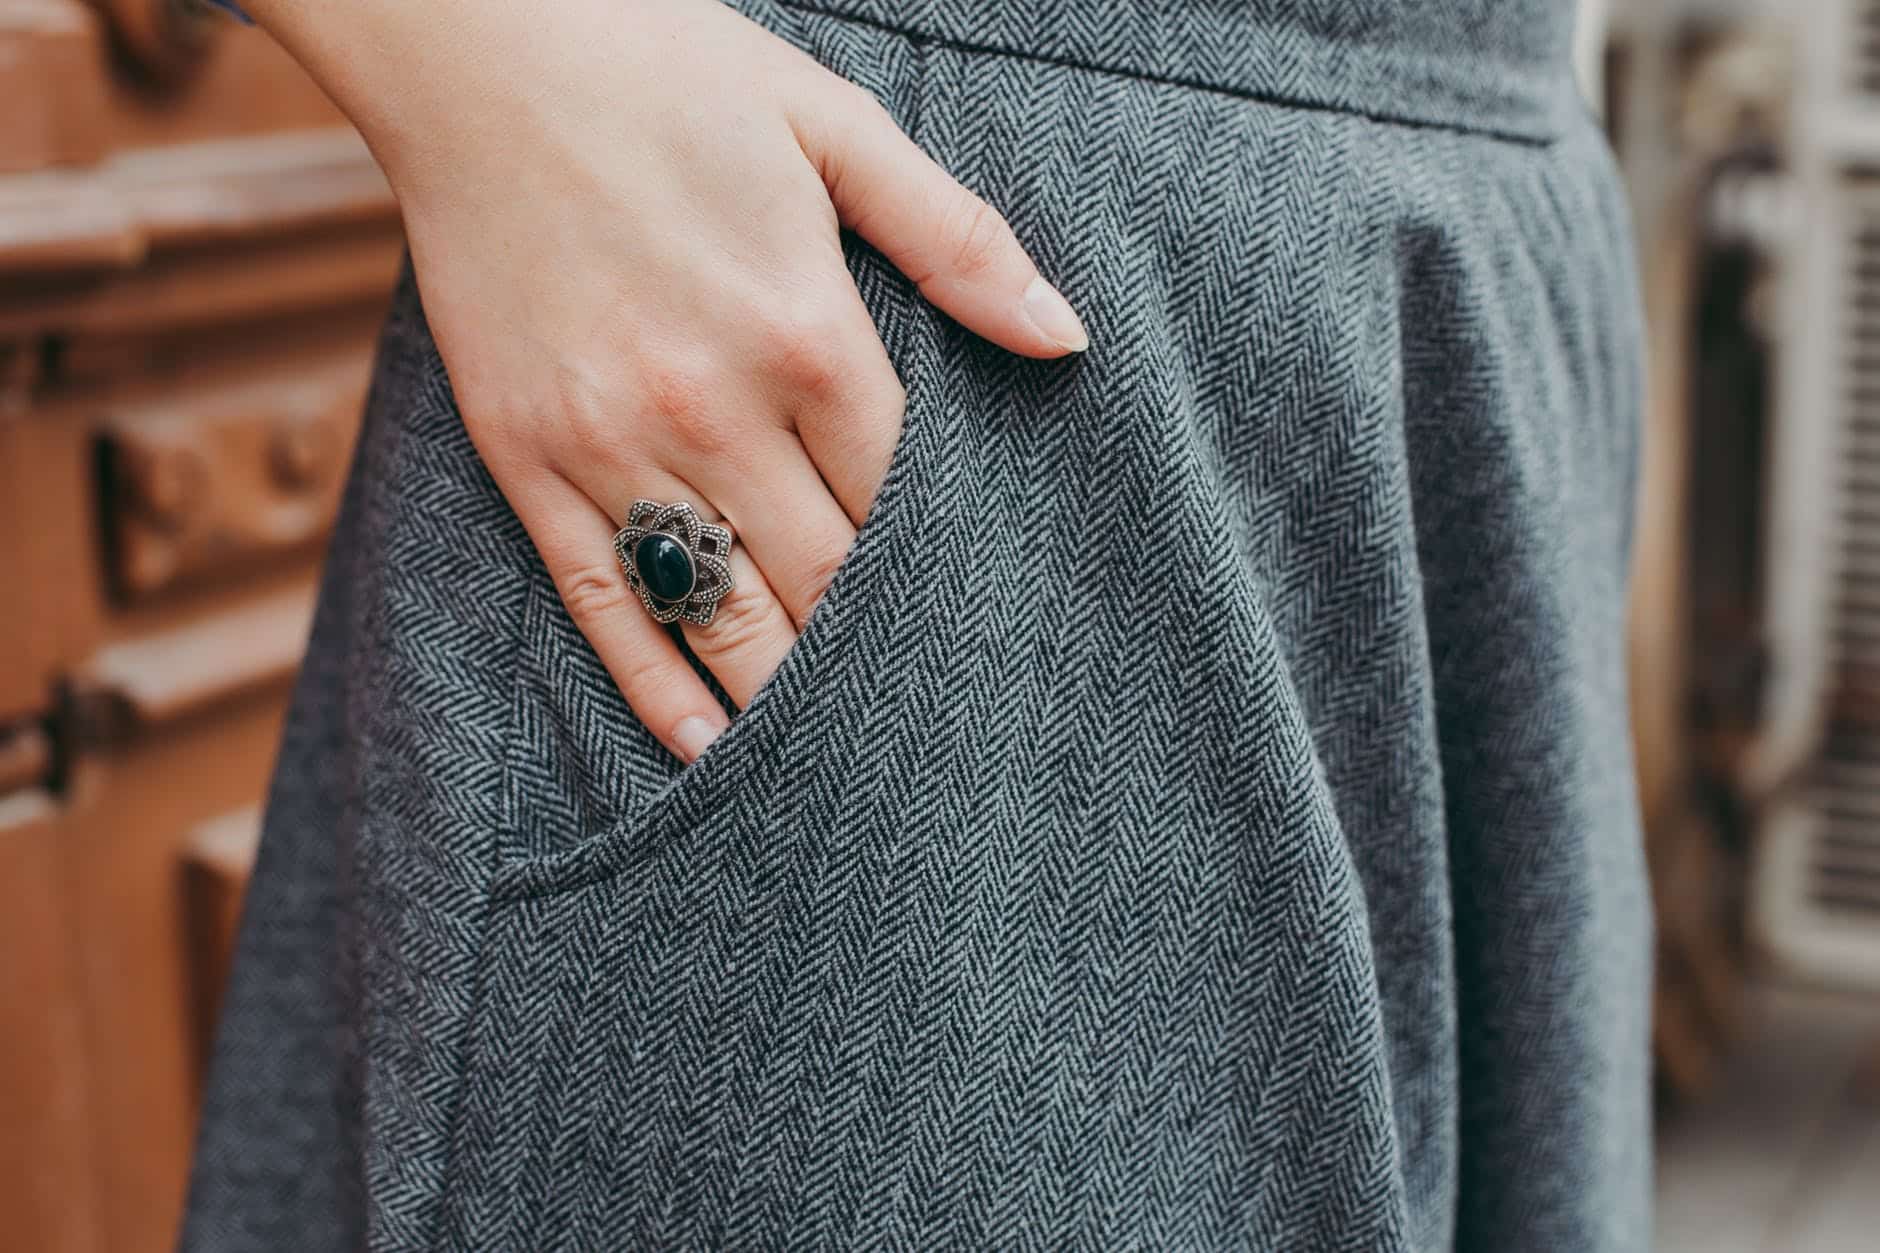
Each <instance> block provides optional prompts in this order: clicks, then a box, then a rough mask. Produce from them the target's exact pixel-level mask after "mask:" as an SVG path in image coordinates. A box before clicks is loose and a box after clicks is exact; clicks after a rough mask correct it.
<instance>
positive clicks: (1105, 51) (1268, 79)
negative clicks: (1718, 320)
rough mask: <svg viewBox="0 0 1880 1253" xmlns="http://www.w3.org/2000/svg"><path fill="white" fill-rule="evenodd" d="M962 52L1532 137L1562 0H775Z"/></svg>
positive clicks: (1562, 112) (1564, 8)
mask: <svg viewBox="0 0 1880 1253" xmlns="http://www.w3.org/2000/svg"><path fill="white" fill-rule="evenodd" d="M781 2H782V3H784V4H786V5H787V6H788V7H790V8H795V9H804V10H809V11H812V12H817V13H825V14H829V15H831V16H836V17H847V18H852V19H855V20H858V21H863V22H867V23H869V24H871V25H875V26H880V27H883V28H886V29H888V30H893V31H898V32H901V33H903V34H906V35H909V36H912V37H914V38H920V39H927V40H932V41H936V42H940V43H945V44H950V45H955V46H958V47H961V48H967V49H975V50H979V51H984V52H992V53H1003V54H1007V55H1012V56H1020V57H1030V58H1034V59H1039V60H1045V61H1052V62H1058V63H1062V64H1066V65H1077V66H1083V67H1085V68H1088V69H1094V70H1103V71H1109V72H1112V73H1117V74H1125V75H1130V76H1133V77H1138V78H1146V79H1153V80H1157V81H1162V82H1169V83H1175V84H1184V85H1188V86H1192V87H1199V88H1204V89H1209V90H1215V91H1224V92H1230V93H1233V94H1236V95H1244V96H1248V97H1252V98H1255V99H1262V100H1270V101H1273V102H1276V103H1282V104H1292V105H1298V106H1302V107H1307V108H1319V109H1334V110H1338V111H1340V112H1346V113H1356V114H1362V115H1364V116H1367V117H1374V118H1378V119H1382V120H1386V121H1395V122H1403V123H1407V124H1411V125H1423V126H1437V127H1444V128H1450V129H1456V130H1469V131H1478V132H1483V133H1487V134H1491V135H1498V136H1503V137H1506V138H1511V139H1520V140H1528V141H1536V142H1543V141H1546V140H1549V139H1553V138H1555V137H1557V136H1558V135H1560V134H1561V133H1562V132H1563V131H1565V130H1566V129H1567V127H1568V126H1569V125H1571V124H1572V123H1573V122H1574V121H1576V120H1580V119H1583V118H1584V117H1585V116H1586V110H1585V108H1584V106H1583V105H1582V104H1581V102H1580V99H1579V95H1578V89H1577V87H1576V86H1575V84H1574V80H1573V67H1572V50H1573V22H1574V7H1575V0H781Z"/></svg>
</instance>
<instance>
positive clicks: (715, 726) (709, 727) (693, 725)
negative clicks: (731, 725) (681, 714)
mask: <svg viewBox="0 0 1880 1253" xmlns="http://www.w3.org/2000/svg"><path fill="white" fill-rule="evenodd" d="M725 725H726V724H724V723H714V722H713V721H711V719H709V718H700V717H697V716H696V715H695V716H693V717H690V718H681V719H680V720H679V725H678V726H676V727H674V728H673V729H672V742H673V743H674V744H677V745H678V746H679V755H680V756H682V757H684V758H685V759H686V760H687V761H689V762H691V761H697V760H698V759H699V756H700V755H701V754H702V753H704V751H705V750H706V749H708V748H710V747H711V746H712V741H713V740H715V739H717V738H718V733H719V732H720V731H723V730H724V729H725Z"/></svg>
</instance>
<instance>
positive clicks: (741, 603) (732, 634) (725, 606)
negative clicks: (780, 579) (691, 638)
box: [693, 588, 780, 661]
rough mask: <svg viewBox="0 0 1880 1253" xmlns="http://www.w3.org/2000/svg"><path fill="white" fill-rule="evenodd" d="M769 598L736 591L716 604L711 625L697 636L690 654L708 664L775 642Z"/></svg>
mask: <svg viewBox="0 0 1880 1253" xmlns="http://www.w3.org/2000/svg"><path fill="white" fill-rule="evenodd" d="M776 615H777V609H776V606H775V605H774V604H773V603H771V601H770V598H769V597H767V596H764V595H762V594H760V593H758V592H755V591H746V590H744V589H741V588H740V589H738V590H736V591H733V592H732V593H731V594H730V595H729V596H727V597H725V598H724V599H723V600H722V601H720V602H719V603H718V612H717V614H716V615H714V616H713V618H712V623H711V625H710V626H709V627H706V628H705V629H704V630H703V631H701V632H700V633H699V635H698V638H697V641H696V642H695V643H694V644H693V648H694V651H696V652H698V653H699V654H701V655H702V656H704V657H705V658H706V659H707V660H708V661H709V660H722V659H725V658H733V657H744V656H748V655H751V654H753V653H756V652H757V651H758V650H760V649H762V648H764V647H765V646H766V645H767V644H768V643H770V642H771V641H773V640H774V639H775V638H776V635H777V632H778V628H779V626H780V623H779V622H778V621H777V616H776Z"/></svg>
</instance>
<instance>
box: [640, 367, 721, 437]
mask: <svg viewBox="0 0 1880 1253" xmlns="http://www.w3.org/2000/svg"><path fill="white" fill-rule="evenodd" d="M716 374H717V372H716V371H715V370H714V369H712V367H711V366H710V365H709V364H708V363H707V362H705V361H703V360H700V359H696V358H691V357H687V356H684V355H682V354H669V355H664V356H661V357H659V358H658V359H657V360H654V361H649V362H648V363H647V364H646V366H645V375H644V377H643V378H642V380H641V393H642V395H643V397H644V400H645V404H646V406H647V407H648V408H650V409H652V410H653V411H654V412H656V413H658V414H660V415H661V416H663V417H664V418H665V419H666V420H667V421H669V422H671V423H673V424H674V425H675V426H678V427H685V426H690V425H692V424H694V423H695V422H696V421H697V420H698V419H700V418H709V417H710V415H711V402H712V395H713V393H714V391H715V390H716V384H717V378H716Z"/></svg>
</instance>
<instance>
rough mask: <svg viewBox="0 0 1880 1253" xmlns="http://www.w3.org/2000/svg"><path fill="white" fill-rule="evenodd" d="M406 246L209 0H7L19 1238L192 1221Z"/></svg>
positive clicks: (0, 1076)
mask: <svg viewBox="0 0 1880 1253" xmlns="http://www.w3.org/2000/svg"><path fill="white" fill-rule="evenodd" d="M400 248H401V238H400V234H399V228H398V222H397V216H396V210H395V206H394V205H393V203H392V200H391V196H390V194H389V192H388V190H387V189H386V187H385V184H384V182H383V180H382V179H381V178H380V176H379V174H378V172H377V170H376V169H375V168H374V166H373V164H372V162H371V160H370V158H369V156H368V154H367V153H366V151H365V149H364V146H363V145H362V144H361V143H360V142H359V141H358V139H357V138H356V137H355V136H354V135H353V134H352V133H351V132H350V131H348V130H347V129H346V128H345V127H344V126H343V125H342V123H341V121H340V119H339V117H338V115H337V114H336V113H334V112H333V110H332V109H331V107H330V106H329V105H328V104H327V103H326V102H325V101H324V100H323V99H322V98H321V97H320V95H319V94H318V93H317V92H316V91H315V90H314V88H313V87H312V86H311V85H310V84H309V83H308V82H306V80H305V79H304V78H302V77H301V76H300V75H299V73H298V72H297V71H296V70H295V69H294V68H293V66H292V65H291V63H289V62H288V61H287V60H286V58H285V57H284V56H282V55H281V54H280V53H279V52H278V50H276V49H274V48H273V47H272V46H271V45H270V44H269V43H268V41H267V39H266V37H265V36H263V35H261V34H259V33H258V32H255V31H252V30H247V29H243V28H241V27H240V26H238V25H236V24H234V23H232V22H229V21H227V20H225V19H222V18H220V17H216V16H212V15H211V14H210V13H209V12H208V11H207V10H206V9H204V8H202V7H201V6H200V5H199V4H198V3H197V0H95V2H94V3H84V2H82V0H0V955H3V956H0V1245H3V1246H4V1247H6V1248H9V1249H12V1248H18V1249H22V1250H24V1249H31V1250H34V1253H58V1251H68V1250H69V1251H80V1250H83V1251H88V1253H89V1251H94V1250H114V1251H115V1250H145V1249H150V1250H155V1249H163V1248H168V1247H171V1245H172V1243H173V1241H174V1236H175V1222H176V1219H177V1216H178V1213H179V1210H180V1205H181V1202H182V1197H183V1189H184V1184H185V1178H186V1171H187V1167H188V1159H189V1153H190V1147H191V1137H192V1134H193V1121H194V1109H195V1103H196V1098H197V1093H198V1090H199V1085H200V1081H201V1066H202V1061H203V1057H204V1052H205V1046H206V1039H205V1034H206V1024H207V1021H208V1019H209V1016H210V1015H211V1014H212V1013H213V1005H214V1002H215V1000H216V998H217V996H218V995H219V993H220V979H221V972H222V967H223V966H224V965H225V964H226V960H227V948H228V945H229V943H230V940H231V936H232V928H233V925H234V919H235V917H236V912H237V910H238V907H239V899H240V891H241V887H242V885H243V882H244V880H245V877H246V866H247V858H248V857H249V855H250V854H251V847H250V846H251V844H252V840H253V832H254V829H255V818H254V807H255V806H256V805H257V804H258V802H259V801H260V799H261V794H262V788H263V786H264V784H265V782H266V774H267V770H268V767H269V764H270V761H271V758H272V756H273V753H274V746H275V738H276V735H277V734H278V729H279V722H280V717H281V713H282V710H283V707H284V704H285V700H286V695H287V689H288V685H289V682H290V680H291V678H292V676H293V673H294V669H295V666H296V663H297V661H298V658H299V655H300V652H301V649H302V646H303V643H304V636H305V631H306V625H307V620H308V614H309V612H310V608H311V604H312V587H313V579H314V577H315V575H316V573H317V568H318V563H319V559H320V551H321V545H322V542H323V539H324V537H325V535H326V534H327V532H328V530H329V527H330V524H331V520H332V515H333V511H334V508H335V506H336V503H337V499H338V494H339V490H340V485H341V482H342V479H343V477H344V472H345V469H346V465H347V460H348V455H349V449H350V445H351V441H352V435H353V430H354V424H355V421H356V417H357V413H358V409H359V405H360V400H361V397H362V394H363V390H364V387H365V383H366V375H367V369H368V365H369V356H370V351H371V346H372V337H373V335H374V333H375V331H376V326H377V321H378V318H379V315H380V312H381V311H382V308H383V304H384V299H385V296H386V294H387V292H388V290H389V286H390V283H391V281H392V279H393V277H394V274H395V270H396V265H397V261H398V257H399V252H400Z"/></svg>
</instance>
